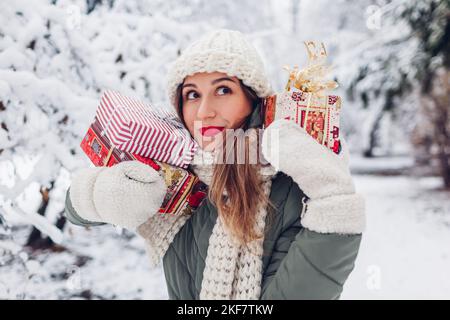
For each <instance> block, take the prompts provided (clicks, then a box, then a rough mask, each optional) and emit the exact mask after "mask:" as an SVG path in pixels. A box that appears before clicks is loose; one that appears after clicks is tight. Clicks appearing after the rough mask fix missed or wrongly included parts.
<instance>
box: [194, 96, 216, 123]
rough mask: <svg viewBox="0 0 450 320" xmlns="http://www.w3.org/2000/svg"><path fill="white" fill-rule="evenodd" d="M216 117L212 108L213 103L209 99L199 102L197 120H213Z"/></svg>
mask: <svg viewBox="0 0 450 320" xmlns="http://www.w3.org/2000/svg"><path fill="white" fill-rule="evenodd" d="M215 116H216V111H215V108H214V103H213V101H211V99H208V98H204V99H202V101H201V102H200V106H199V108H198V110H197V118H199V119H200V120H203V119H207V118H214V117H215Z"/></svg>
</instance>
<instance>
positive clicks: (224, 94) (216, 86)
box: [181, 72, 252, 149]
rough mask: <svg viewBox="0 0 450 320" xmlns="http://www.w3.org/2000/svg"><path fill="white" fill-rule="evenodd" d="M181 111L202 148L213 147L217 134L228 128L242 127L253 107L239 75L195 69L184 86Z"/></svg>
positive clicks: (186, 79)
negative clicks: (237, 76)
mask: <svg viewBox="0 0 450 320" xmlns="http://www.w3.org/2000/svg"><path fill="white" fill-rule="evenodd" d="M181 94H182V97H181V99H182V101H183V108H182V115H183V119H184V122H185V123H186V126H187V128H188V130H189V132H190V133H191V135H192V136H193V137H194V139H195V140H196V141H197V142H198V144H199V145H200V147H201V148H202V149H206V148H207V147H208V146H209V147H210V148H212V149H213V147H212V146H213V145H214V144H213V142H214V140H215V139H214V138H215V136H216V135H218V134H221V135H222V137H223V134H224V130H225V129H237V128H241V127H242V126H243V125H244V123H245V120H246V119H247V117H248V116H249V115H250V113H251V111H252V104H251V101H250V100H249V99H248V98H247V96H246V95H245V93H244V91H243V89H242V87H241V85H240V83H239V80H238V78H236V77H229V76H228V75H226V74H225V73H220V72H213V73H206V72H202V73H196V74H194V75H191V76H188V77H186V78H185V80H184V83H183V86H182V91H181Z"/></svg>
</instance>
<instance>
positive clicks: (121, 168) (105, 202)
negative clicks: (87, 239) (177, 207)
mask: <svg viewBox="0 0 450 320" xmlns="http://www.w3.org/2000/svg"><path fill="white" fill-rule="evenodd" d="M166 189H167V187H166V184H165V182H164V179H163V177H161V176H160V175H159V173H158V172H157V171H155V170H154V169H153V168H151V167H149V166H147V165H145V164H143V163H141V162H139V161H125V162H121V163H119V164H117V165H114V166H113V167H108V168H104V167H103V168H89V169H82V170H81V171H79V172H78V173H76V174H75V175H74V177H73V180H72V185H71V188H70V199H71V202H72V206H73V208H74V209H75V211H76V212H77V213H78V214H79V215H80V216H81V217H82V218H84V219H86V220H88V221H93V222H106V223H110V224H114V225H118V226H121V227H125V228H128V229H131V230H135V229H136V228H137V227H138V226H139V225H141V224H142V223H144V222H145V221H147V219H148V218H149V217H151V216H152V215H154V214H155V213H156V212H157V211H158V209H159V207H160V205H161V204H162V202H163V199H164V195H165V193H166Z"/></svg>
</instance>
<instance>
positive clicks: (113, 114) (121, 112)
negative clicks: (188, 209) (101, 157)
mask: <svg viewBox="0 0 450 320" xmlns="http://www.w3.org/2000/svg"><path fill="white" fill-rule="evenodd" d="M96 117H97V119H98V121H99V122H100V124H101V125H102V127H103V128H104V129H105V131H106V134H107V136H108V138H109V139H110V140H111V143H112V144H113V145H114V146H115V147H116V148H118V149H120V150H122V151H127V152H130V153H132V154H135V155H139V156H142V157H145V158H151V159H154V160H158V161H162V162H165V163H169V164H172V165H174V166H177V167H181V168H187V167H188V165H189V163H190V162H191V161H192V158H193V155H194V152H195V149H196V148H197V147H198V145H197V144H196V143H195V141H194V139H192V137H191V136H190V134H189V132H188V131H187V130H186V128H185V127H184V126H183V124H182V123H181V121H180V120H179V119H178V117H177V115H176V114H175V113H174V112H169V111H166V110H164V109H162V108H155V107H153V106H152V105H151V104H147V103H143V102H141V101H139V100H137V99H134V98H131V97H127V96H124V95H121V94H120V93H118V92H115V91H112V90H108V91H105V92H104V94H103V96H102V97H101V100H100V105H99V106H98V108H97V112H96Z"/></svg>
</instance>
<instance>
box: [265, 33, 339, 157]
mask: <svg viewBox="0 0 450 320" xmlns="http://www.w3.org/2000/svg"><path fill="white" fill-rule="evenodd" d="M305 45H306V48H307V52H308V58H309V59H308V65H307V66H306V67H305V68H303V69H300V70H299V69H298V67H294V68H293V69H292V70H290V69H289V68H286V69H287V70H288V71H289V80H288V83H287V85H286V88H285V90H284V92H282V93H279V94H276V95H273V96H270V97H267V98H266V99H265V102H264V105H263V110H264V127H267V126H268V125H269V124H270V123H272V122H273V121H274V120H277V119H287V120H292V121H295V122H296V123H298V125H299V126H301V127H302V128H304V129H305V130H306V132H308V133H309V134H310V135H311V136H312V137H313V138H314V139H316V140H317V142H318V143H320V144H322V145H324V146H326V147H328V148H329V149H331V150H332V151H333V152H335V153H339V151H340V142H339V127H340V126H339V117H340V110H341V98H340V97H339V96H337V95H329V94H328V92H329V91H330V90H332V89H335V88H336V87H337V83H336V82H335V81H331V80H326V79H325V77H326V75H327V74H328V72H329V67H328V66H326V65H325V64H324V62H325V58H326V51H325V47H324V45H323V44H317V43H315V42H305Z"/></svg>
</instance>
